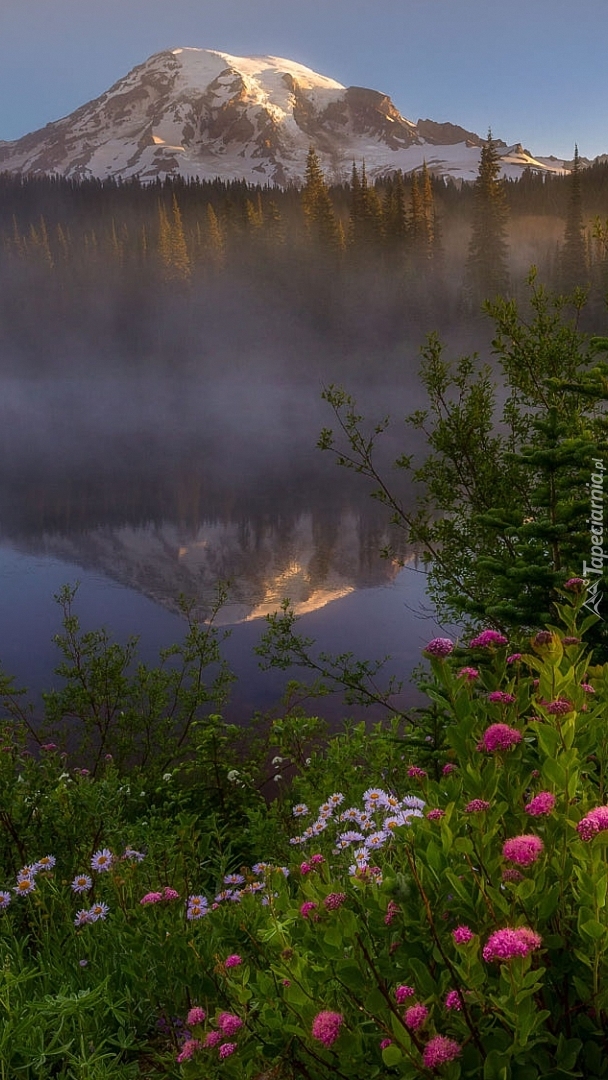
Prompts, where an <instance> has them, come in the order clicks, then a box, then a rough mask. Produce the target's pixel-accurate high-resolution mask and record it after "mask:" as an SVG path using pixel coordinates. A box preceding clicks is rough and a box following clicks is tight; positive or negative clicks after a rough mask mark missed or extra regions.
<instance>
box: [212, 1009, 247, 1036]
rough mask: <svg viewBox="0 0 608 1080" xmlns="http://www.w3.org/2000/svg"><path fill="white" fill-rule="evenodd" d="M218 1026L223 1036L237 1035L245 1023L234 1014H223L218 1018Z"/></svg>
mask: <svg viewBox="0 0 608 1080" xmlns="http://www.w3.org/2000/svg"><path fill="white" fill-rule="evenodd" d="M217 1026H218V1028H219V1029H220V1031H221V1032H222V1035H236V1033H237V1031H238V1030H239V1029H240V1028H242V1026H243V1021H242V1020H241V1018H240V1016H235V1014H234V1013H229V1012H221V1013H220V1015H219V1016H218V1018H217Z"/></svg>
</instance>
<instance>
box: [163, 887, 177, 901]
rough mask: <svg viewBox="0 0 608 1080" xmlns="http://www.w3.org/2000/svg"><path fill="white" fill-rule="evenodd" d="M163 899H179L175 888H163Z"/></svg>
mask: <svg viewBox="0 0 608 1080" xmlns="http://www.w3.org/2000/svg"><path fill="white" fill-rule="evenodd" d="M163 900H179V893H178V892H177V891H176V890H175V889H167V888H165V889H163Z"/></svg>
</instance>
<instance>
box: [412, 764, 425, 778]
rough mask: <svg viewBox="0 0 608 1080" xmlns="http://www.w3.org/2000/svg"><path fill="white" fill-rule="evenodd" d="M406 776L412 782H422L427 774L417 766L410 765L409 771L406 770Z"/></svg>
mask: <svg viewBox="0 0 608 1080" xmlns="http://www.w3.org/2000/svg"><path fill="white" fill-rule="evenodd" d="M407 775H408V776H409V777H410V778H411V779H412V780H415V779H417V780H424V778H425V776H427V773H426V772H425V770H424V769H421V768H420V767H419V766H418V765H410V767H409V769H408V770H407Z"/></svg>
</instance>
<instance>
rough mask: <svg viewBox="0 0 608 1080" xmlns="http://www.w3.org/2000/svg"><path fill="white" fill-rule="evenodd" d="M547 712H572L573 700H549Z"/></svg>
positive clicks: (564, 713) (555, 713)
mask: <svg viewBox="0 0 608 1080" xmlns="http://www.w3.org/2000/svg"><path fill="white" fill-rule="evenodd" d="M544 709H545V712H548V713H549V716H565V715H566V713H569V712H572V711H573V709H574V705H573V704H572V702H571V701H566V700H565V699H564V698H558V699H557V701H549V702H548V703H547V704H546V705H545V706H544Z"/></svg>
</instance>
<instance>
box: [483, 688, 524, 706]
mask: <svg viewBox="0 0 608 1080" xmlns="http://www.w3.org/2000/svg"><path fill="white" fill-rule="evenodd" d="M516 700H517V698H516V697H515V695H514V694H507V693H505V691H504V690H492V691H491V693H489V694H488V701H491V702H492V704H494V705H512V704H513V702H514V701H516Z"/></svg>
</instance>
